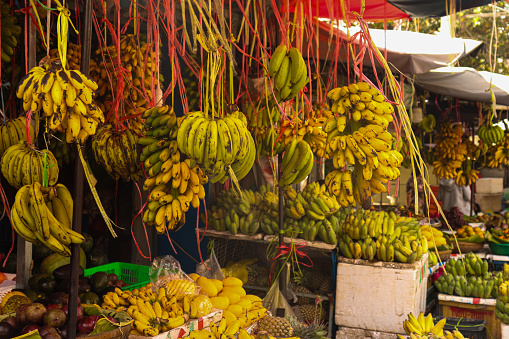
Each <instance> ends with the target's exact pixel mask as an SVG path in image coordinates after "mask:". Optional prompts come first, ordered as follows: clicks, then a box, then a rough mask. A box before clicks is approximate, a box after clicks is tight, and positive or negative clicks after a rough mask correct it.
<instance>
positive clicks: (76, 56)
mask: <svg viewBox="0 0 509 339" xmlns="http://www.w3.org/2000/svg"><path fill="white" fill-rule="evenodd" d="M49 55H50V57H51V59H52V60H58V58H59V55H58V48H53V49H52V50H50V51H49ZM67 65H68V66H69V69H73V70H75V71H79V70H80V67H81V45H77V44H73V43H72V42H70V43H68V44H67Z"/></svg>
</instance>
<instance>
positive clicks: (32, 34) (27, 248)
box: [16, 10, 37, 288]
mask: <svg viewBox="0 0 509 339" xmlns="http://www.w3.org/2000/svg"><path fill="white" fill-rule="evenodd" d="M31 11H32V10H31ZM32 14H33V13H32ZM36 40H37V39H36V30H35V25H34V23H33V22H32V20H29V22H28V46H29V47H28V51H27V53H28V69H27V70H26V71H27V73H28V71H29V70H31V69H32V68H34V67H35V65H36V55H35V47H34V46H35V45H36V44H37V41H36ZM16 238H17V244H18V247H17V249H16V257H17V262H16V288H28V286H27V284H28V278H29V277H30V270H31V267H30V266H31V264H32V243H31V242H28V241H26V240H25V239H23V238H22V237H21V236H19V235H17V236H16Z"/></svg>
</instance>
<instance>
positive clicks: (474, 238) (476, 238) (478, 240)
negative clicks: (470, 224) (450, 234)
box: [451, 234, 485, 244]
mask: <svg viewBox="0 0 509 339" xmlns="http://www.w3.org/2000/svg"><path fill="white" fill-rule="evenodd" d="M484 240H485V239H484V238H482V237H480V236H479V234H476V235H473V236H471V237H468V238H458V242H469V243H473V244H480V243H483V242H484ZM451 241H454V239H452V240H451Z"/></svg>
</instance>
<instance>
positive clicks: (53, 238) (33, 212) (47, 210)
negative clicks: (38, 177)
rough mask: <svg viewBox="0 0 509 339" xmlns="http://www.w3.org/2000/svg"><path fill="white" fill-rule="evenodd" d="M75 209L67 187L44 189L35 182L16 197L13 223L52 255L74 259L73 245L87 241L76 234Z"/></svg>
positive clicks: (19, 231)
mask: <svg viewBox="0 0 509 339" xmlns="http://www.w3.org/2000/svg"><path fill="white" fill-rule="evenodd" d="M72 207H73V202H72V198H71V194H70V193H69V191H68V190H67V188H66V187H65V186H64V185H62V184H58V185H57V186H51V187H44V186H41V184H40V183H38V182H34V183H33V184H31V185H25V186H22V187H21V188H20V189H19V190H18V192H17V193H16V197H15V199H14V204H13V207H12V209H11V223H12V226H13V228H14V230H15V231H16V232H17V233H18V234H19V235H20V236H22V237H23V238H24V239H26V240H27V241H30V242H32V243H34V244H40V243H42V244H44V245H46V246H47V247H48V248H50V249H51V250H52V251H55V252H57V253H60V254H62V255H65V256H70V255H71V251H70V249H69V245H71V244H81V243H83V242H84V241H85V238H84V237H83V236H82V235H81V234H79V233H77V232H75V231H73V230H72V227H71V223H72Z"/></svg>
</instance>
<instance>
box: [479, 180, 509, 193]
mask: <svg viewBox="0 0 509 339" xmlns="http://www.w3.org/2000/svg"><path fill="white" fill-rule="evenodd" d="M503 189H504V179H503V178H480V179H477V181H476V183H475V191H476V193H502V190H503Z"/></svg>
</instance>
